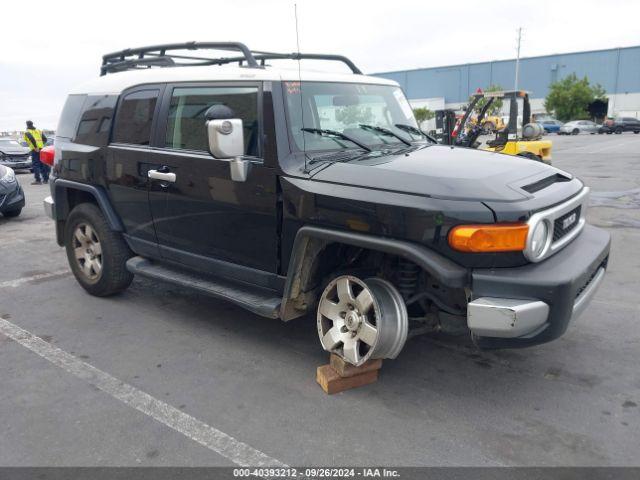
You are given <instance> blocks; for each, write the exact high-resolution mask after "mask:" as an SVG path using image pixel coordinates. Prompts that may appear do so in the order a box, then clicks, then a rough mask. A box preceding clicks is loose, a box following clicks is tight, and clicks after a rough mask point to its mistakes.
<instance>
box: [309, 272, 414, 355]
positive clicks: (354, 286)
mask: <svg viewBox="0 0 640 480" xmlns="http://www.w3.org/2000/svg"><path fill="white" fill-rule="evenodd" d="M317 326H318V335H319V337H320V342H321V343H322V346H323V348H324V349H325V350H327V351H328V352H332V353H335V354H337V355H339V356H340V357H342V358H343V359H344V360H345V361H347V362H349V363H351V364H352V365H356V366H357V365H362V364H363V363H364V362H366V361H367V360H369V359H370V358H395V357H396V356H397V355H398V353H400V350H401V349H402V347H403V346H404V343H405V341H406V339H407V333H408V315H407V310H406V306H405V304H404V301H403V299H402V296H401V295H400V293H399V292H398V291H397V290H396V289H395V287H393V285H391V284H390V283H389V282H387V281H385V280H382V279H379V278H371V279H368V280H366V281H362V280H360V279H359V278H356V277H354V276H351V275H343V276H340V277H337V278H335V279H334V280H332V281H331V282H330V283H329V284H328V285H327V288H326V289H325V290H324V292H323V293H322V296H321V298H320V302H319V304H318V315H317Z"/></svg>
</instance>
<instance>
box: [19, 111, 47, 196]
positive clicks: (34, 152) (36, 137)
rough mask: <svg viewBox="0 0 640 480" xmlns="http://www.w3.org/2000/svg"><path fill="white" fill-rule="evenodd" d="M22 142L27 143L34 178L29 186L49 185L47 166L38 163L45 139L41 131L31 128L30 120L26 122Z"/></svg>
mask: <svg viewBox="0 0 640 480" xmlns="http://www.w3.org/2000/svg"><path fill="white" fill-rule="evenodd" d="M24 141H25V142H27V145H28V146H29V150H31V163H32V167H33V176H34V177H35V181H33V182H31V185H42V183H43V182H44V183H49V166H48V165H45V164H44V163H42V162H41V161H40V150H42V147H44V144H45V143H47V137H46V136H45V135H44V133H42V130H38V129H37V128H36V127H34V126H33V122H32V121H31V120H27V131H26V132H24ZM40 175H42V181H41V180H40Z"/></svg>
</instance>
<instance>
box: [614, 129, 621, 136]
mask: <svg viewBox="0 0 640 480" xmlns="http://www.w3.org/2000/svg"><path fill="white" fill-rule="evenodd" d="M614 133H615V134H616V135H620V134H621V133H622V127H618V128H616V130H615V132H614Z"/></svg>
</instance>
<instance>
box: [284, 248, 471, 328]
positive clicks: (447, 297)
mask: <svg viewBox="0 0 640 480" xmlns="http://www.w3.org/2000/svg"><path fill="white" fill-rule="evenodd" d="M304 250H305V251H304V257H303V258H302V259H301V260H300V261H299V262H298V265H297V268H296V269H295V271H294V272H293V273H292V275H293V278H292V279H291V288H290V289H289V290H288V291H285V298H284V299H283V307H282V310H281V318H282V319H283V320H285V321H287V320H292V319H294V318H297V317H300V316H303V315H305V314H306V313H307V312H308V311H309V310H310V309H312V308H314V306H315V305H316V303H317V301H318V298H319V296H320V294H321V293H322V290H323V289H324V287H325V286H326V284H327V283H328V282H329V281H330V280H331V279H332V278H334V277H336V276H338V275H344V274H350V275H355V276H356V277H359V278H361V279H366V278H371V277H378V278H383V279H385V280H388V281H389V282H391V283H392V284H393V285H394V286H395V287H396V288H397V289H398V291H399V292H400V293H401V295H402V296H403V298H404V299H405V300H408V301H411V299H416V298H417V296H419V294H420V295H424V296H425V297H423V300H427V299H428V301H429V303H435V304H436V305H437V306H439V307H440V308H441V309H442V308H444V309H445V310H447V311H449V312H450V313H453V314H459V312H460V311H461V310H462V309H464V308H465V307H466V297H465V292H464V289H461V288H448V287H446V286H445V285H443V284H442V283H441V282H439V281H438V280H436V279H435V278H434V277H433V276H431V275H430V274H429V273H428V272H426V271H425V270H424V269H422V268H421V267H420V266H418V265H417V264H416V263H414V262H412V261H410V260H407V259H406V258H403V257H402V256H400V255H396V254H393V253H386V252H382V251H379V250H375V249H371V248H366V247H359V246H355V245H350V244H346V243H342V242H338V241H327V240H322V239H317V238H308V239H306V245H305V246H304ZM422 304H423V306H424V302H422Z"/></svg>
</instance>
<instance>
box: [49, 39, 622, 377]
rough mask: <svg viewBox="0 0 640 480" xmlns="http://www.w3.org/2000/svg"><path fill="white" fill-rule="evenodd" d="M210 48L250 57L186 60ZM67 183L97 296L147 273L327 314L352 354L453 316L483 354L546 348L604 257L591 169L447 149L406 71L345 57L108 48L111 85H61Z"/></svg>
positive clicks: (59, 163) (247, 304) (79, 267)
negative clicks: (333, 63)
mask: <svg viewBox="0 0 640 480" xmlns="http://www.w3.org/2000/svg"><path fill="white" fill-rule="evenodd" d="M180 49H183V50H187V53H186V54H185V53H181V54H176V53H175V52H176V51H177V52H179V51H180ZM207 49H218V50H225V51H227V52H228V51H230V50H236V51H238V52H239V55H238V56H233V55H231V56H228V57H212V58H211V59H210V60H207V59H205V58H204V57H202V56H201V55H199V56H195V55H193V53H189V52H192V51H193V50H207ZM198 53H200V52H198ZM280 59H298V60H299V59H302V60H314V59H323V60H337V61H341V62H343V63H344V64H346V65H347V66H348V67H349V68H350V69H351V71H352V73H349V74H333V73H315V72H309V71H305V70H299V69H291V70H287V69H277V68H274V67H273V66H271V64H272V63H274V62H275V61H277V60H280ZM236 63H238V64H239V66H238V67H234V66H232V64H236ZM168 66H170V67H171V68H163V67H168ZM221 66H224V67H221ZM54 175H55V178H54V180H53V181H52V182H51V192H52V195H51V197H49V198H47V199H46V200H45V209H46V210H47V212H48V214H49V215H50V216H51V217H52V218H53V219H54V220H55V222H56V232H57V240H58V243H59V245H61V246H65V247H66V250H67V255H68V259H69V264H70V265H71V268H72V270H73V273H74V275H75V277H76V279H77V280H78V282H79V283H80V285H82V287H84V288H85V289H86V290H87V291H88V292H90V293H91V294H93V295H98V296H106V295H111V294H114V293H117V292H120V291H122V290H124V289H125V288H127V286H128V285H129V284H130V283H131V281H132V279H133V276H134V274H136V275H143V276H148V277H152V278H155V279H162V280H164V281H167V282H172V283H174V284H178V285H180V286H183V287H187V288H191V289H194V290H196V291H199V292H202V293H205V294H209V295H213V296H216V297H220V298H224V299H227V300H229V301H232V302H234V303H236V304H238V305H240V306H242V307H244V308H246V309H248V310H250V311H252V312H254V313H256V314H258V315H262V316H264V317H269V318H280V319H282V320H284V321H289V320H292V319H295V318H298V317H301V316H303V315H306V314H308V313H310V312H314V313H315V314H316V316H317V328H318V334H319V337H320V341H321V344H322V346H323V347H324V348H325V349H326V350H328V351H331V352H335V353H337V354H338V355H341V356H342V357H343V358H344V359H345V360H346V361H348V362H350V363H352V364H355V365H359V364H362V363H363V362H365V361H366V360H367V359H369V358H394V357H395V356H396V355H398V353H399V352H400V350H401V349H402V347H403V346H404V344H405V341H406V340H407V338H408V337H409V336H411V335H413V334H416V333H419V332H420V333H421V332H425V331H430V330H431V331H433V330H438V329H440V328H447V329H449V328H460V327H461V328H464V329H468V331H469V332H470V333H471V335H472V337H473V339H474V341H475V342H476V343H477V345H479V346H480V347H483V348H502V347H523V346H530V345H535V344H539V343H543V342H547V341H550V340H552V339H554V338H557V337H558V336H560V335H561V334H562V333H563V332H564V331H565V330H566V328H567V326H568V324H569V321H570V319H571V318H574V317H576V316H577V315H578V314H579V313H580V312H582V311H583V310H584V309H585V307H586V305H587V304H588V302H589V301H590V299H591V298H592V297H593V294H594V292H595V291H596V289H597V287H598V285H599V284H600V283H601V281H602V279H603V276H604V272H605V269H606V266H607V260H608V257H609V241H610V240H609V235H608V234H607V233H606V232H605V231H603V230H600V229H597V228H594V227H592V226H590V225H587V224H586V223H585V210H586V207H587V199H588V192H589V189H588V188H587V187H585V186H584V185H583V183H582V182H581V181H580V180H578V179H577V178H574V177H573V176H572V175H571V174H569V173H566V172H563V171H561V170H558V169H556V168H553V167H550V166H548V165H545V164H543V163H541V162H536V161H531V160H528V159H525V158H519V157H513V156H507V155H502V154H499V153H488V152H482V151H477V150H473V149H466V148H451V147H449V146H442V145H436V144H435V143H434V142H433V141H432V140H431V139H430V138H429V137H428V136H427V135H425V134H424V133H422V132H421V131H420V130H419V129H418V128H417V124H416V121H415V119H414V117H413V112H412V110H411V107H410V106H409V103H408V102H407V100H406V98H405V96H404V94H403V92H402V90H401V89H400V88H399V87H398V85H397V84H396V83H395V82H393V81H390V80H386V79H382V78H377V77H367V76H364V75H362V74H361V72H360V71H359V70H358V69H357V67H356V66H355V65H354V64H353V63H352V62H350V61H349V60H348V59H346V58H344V57H340V56H335V55H318V54H313V55H312V54H291V55H285V54H275V53H274V54H271V53H264V52H260V53H258V52H252V51H250V50H249V49H248V48H247V47H246V46H245V45H243V44H240V43H200V44H196V43H190V44H174V45H159V46H153V47H146V48H139V49H130V50H125V51H122V52H116V53H113V54H109V55H105V57H104V59H103V65H102V77H101V78H99V79H97V80H96V81H94V82H93V83H91V84H89V85H85V86H84V87H82V88H81V89H79V90H77V91H76V92H74V93H72V94H71V95H69V97H68V100H67V102H66V105H65V107H64V110H63V112H62V115H61V118H60V123H59V126H58V130H57V135H56V154H55V167H54Z"/></svg>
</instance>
